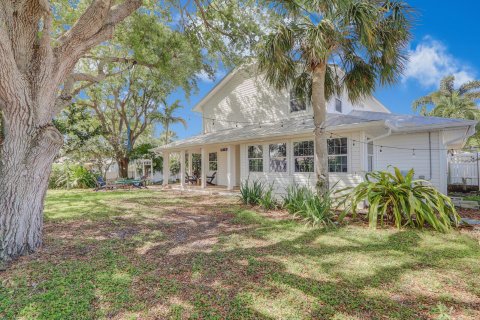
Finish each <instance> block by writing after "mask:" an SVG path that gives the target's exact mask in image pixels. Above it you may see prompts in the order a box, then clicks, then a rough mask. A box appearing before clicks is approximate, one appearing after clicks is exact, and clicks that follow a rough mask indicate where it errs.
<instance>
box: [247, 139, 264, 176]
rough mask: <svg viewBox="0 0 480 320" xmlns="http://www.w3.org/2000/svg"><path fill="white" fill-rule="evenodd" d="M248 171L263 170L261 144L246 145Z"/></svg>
mask: <svg viewBox="0 0 480 320" xmlns="http://www.w3.org/2000/svg"><path fill="white" fill-rule="evenodd" d="M248 171H249V172H263V146H262V145H254V146H248Z"/></svg>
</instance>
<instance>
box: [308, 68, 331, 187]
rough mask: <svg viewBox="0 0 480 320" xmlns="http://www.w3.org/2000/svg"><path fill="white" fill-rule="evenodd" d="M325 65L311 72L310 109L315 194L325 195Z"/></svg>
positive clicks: (326, 163)
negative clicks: (312, 122)
mask: <svg viewBox="0 0 480 320" xmlns="http://www.w3.org/2000/svg"><path fill="white" fill-rule="evenodd" d="M326 71H327V64H326V63H322V64H319V65H318V66H316V67H315V69H314V70H313V79H312V109H313V116H314V124H315V139H314V141H315V175H316V176H317V184H316V186H317V192H318V193H319V194H325V193H326V192H327V191H328V190H329V181H328V150H327V137H326V135H325V125H326V120H327V105H326V100H325V74H326Z"/></svg>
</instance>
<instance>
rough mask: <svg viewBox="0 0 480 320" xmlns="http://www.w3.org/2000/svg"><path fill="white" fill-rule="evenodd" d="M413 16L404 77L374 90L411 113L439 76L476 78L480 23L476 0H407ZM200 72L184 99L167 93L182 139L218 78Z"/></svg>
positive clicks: (196, 124)
mask: <svg viewBox="0 0 480 320" xmlns="http://www.w3.org/2000/svg"><path fill="white" fill-rule="evenodd" d="M408 3H409V4H410V5H411V6H412V7H414V8H415V10H416V13H417V16H416V22H415V27H414V29H413V39H412V41H411V43H410V48H409V53H410V60H409V62H408V64H407V66H406V70H405V74H404V76H403V78H402V79H401V80H400V81H399V82H398V83H397V84H396V85H394V86H390V87H383V88H378V89H377V91H376V92H375V96H376V97H377V98H378V99H379V100H380V101H381V102H382V103H383V104H385V105H386V106H387V107H388V108H389V109H390V110H391V111H392V112H395V113H412V109H411V103H412V101H413V100H415V99H416V98H418V97H421V96H423V95H425V94H427V93H429V92H431V91H434V90H435V89H437V88H438V82H439V80H440V79H441V78H442V77H443V76H445V75H448V74H454V75H456V78H457V80H458V81H457V85H458V84H461V82H464V81H467V80H471V79H475V78H480V76H479V73H480V27H478V25H477V19H478V13H479V12H480V1H477V0H459V1H455V2H454V4H455V6H452V3H450V2H449V1H438V0H416V1H408ZM223 75H224V72H221V71H220V72H219V77H217V79H216V81H211V80H209V79H208V78H207V77H202V79H201V81H200V82H199V90H198V92H197V93H194V94H192V95H191V96H190V99H188V100H186V99H185V98H184V94H183V93H181V92H178V93H176V94H175V95H173V96H172V97H171V98H172V99H181V101H182V103H183V106H184V110H182V112H181V113H180V114H181V115H182V116H183V117H184V118H185V119H186V120H187V122H188V128H187V129H185V128H183V126H179V125H175V126H174V127H173V130H175V132H176V133H177V134H178V137H179V138H180V139H182V138H185V137H189V136H192V135H196V134H199V133H200V132H201V128H202V124H201V123H202V122H201V118H200V117H199V114H198V113H195V112H193V111H191V109H192V108H193V107H194V106H195V104H196V103H197V102H198V101H199V100H200V99H202V97H204V96H205V95H206V94H207V93H208V92H209V91H210V90H211V89H212V88H213V87H214V86H215V84H216V83H217V82H218V81H219V80H221V77H223Z"/></svg>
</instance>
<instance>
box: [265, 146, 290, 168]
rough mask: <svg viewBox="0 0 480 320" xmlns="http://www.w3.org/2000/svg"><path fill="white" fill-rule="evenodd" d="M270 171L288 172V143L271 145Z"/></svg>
mask: <svg viewBox="0 0 480 320" xmlns="http://www.w3.org/2000/svg"><path fill="white" fill-rule="evenodd" d="M268 149H269V157H270V159H269V160H270V172H287V144H286V143H274V144H271V145H269V147H268Z"/></svg>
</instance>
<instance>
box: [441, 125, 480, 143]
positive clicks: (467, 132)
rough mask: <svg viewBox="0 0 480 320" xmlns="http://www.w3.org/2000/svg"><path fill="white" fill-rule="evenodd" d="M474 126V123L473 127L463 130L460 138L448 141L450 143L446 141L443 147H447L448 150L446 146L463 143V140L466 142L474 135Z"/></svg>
mask: <svg viewBox="0 0 480 320" xmlns="http://www.w3.org/2000/svg"><path fill="white" fill-rule="evenodd" d="M475 125H476V123H475V124H474V125H470V126H468V127H467V129H466V130H465V133H464V134H463V135H462V136H460V137H458V138H455V139H452V140H450V141H446V142H444V144H445V145H446V146H447V148H448V146H449V145H451V144H453V143H454V142H457V141H464V140H466V139H467V138H469V137H471V136H472V135H473V134H474V133H475ZM462 145H463V144H462Z"/></svg>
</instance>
